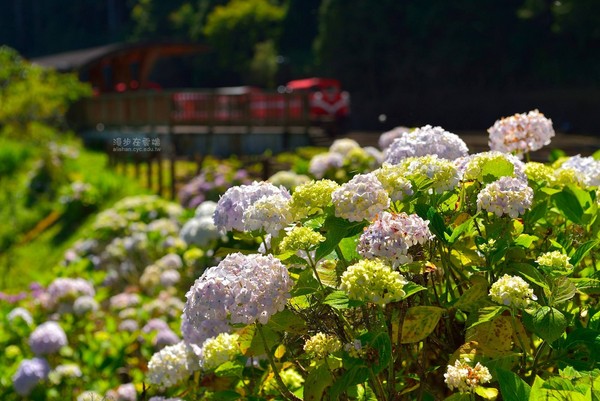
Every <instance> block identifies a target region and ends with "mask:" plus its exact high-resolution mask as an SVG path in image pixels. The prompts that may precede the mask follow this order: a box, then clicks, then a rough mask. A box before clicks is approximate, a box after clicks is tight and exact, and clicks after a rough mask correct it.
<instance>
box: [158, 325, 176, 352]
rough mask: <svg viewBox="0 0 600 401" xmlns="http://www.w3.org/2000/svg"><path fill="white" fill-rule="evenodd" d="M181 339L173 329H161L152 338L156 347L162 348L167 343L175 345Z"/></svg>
mask: <svg viewBox="0 0 600 401" xmlns="http://www.w3.org/2000/svg"><path fill="white" fill-rule="evenodd" d="M180 341H181V339H180V338H179V336H177V334H175V332H174V331H173V330H171V329H164V330H159V331H158V333H156V335H155V336H154V338H153V339H152V345H153V346H154V348H155V349H162V348H164V347H166V346H167V345H174V344H177V343H178V342H180Z"/></svg>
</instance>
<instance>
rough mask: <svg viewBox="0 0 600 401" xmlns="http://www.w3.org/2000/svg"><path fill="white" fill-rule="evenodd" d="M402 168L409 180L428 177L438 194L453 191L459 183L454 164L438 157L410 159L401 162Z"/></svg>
mask: <svg viewBox="0 0 600 401" xmlns="http://www.w3.org/2000/svg"><path fill="white" fill-rule="evenodd" d="M401 166H402V168H403V170H404V172H405V177H406V178H408V179H412V180H415V179H418V178H419V177H427V178H429V179H430V180H432V182H433V183H432V186H431V188H432V189H433V190H434V191H435V192H436V193H442V192H444V191H449V190H452V189H454V188H456V186H457V185H458V182H459V174H458V169H457V168H456V166H455V165H454V163H453V162H451V161H449V160H446V159H441V158H439V157H438V156H436V155H427V156H421V157H409V158H407V159H404V161H402V162H401Z"/></svg>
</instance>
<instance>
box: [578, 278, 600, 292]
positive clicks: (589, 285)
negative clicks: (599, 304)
mask: <svg viewBox="0 0 600 401" xmlns="http://www.w3.org/2000/svg"><path fill="white" fill-rule="evenodd" d="M571 282H572V283H573V284H575V287H577V290H578V291H580V292H583V293H584V294H587V295H599V294H600V280H598V279H595V278H572V279H571Z"/></svg>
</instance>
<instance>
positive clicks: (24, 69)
mask: <svg viewBox="0 0 600 401" xmlns="http://www.w3.org/2000/svg"><path fill="white" fill-rule="evenodd" d="M90 94H91V88H90V87H89V85H87V84H83V83H81V82H80V81H79V80H78V78H77V76H76V75H74V74H60V73H57V72H55V71H53V70H50V69H46V68H43V67H40V66H37V65H35V64H30V63H29V62H27V61H26V60H24V59H23V58H22V57H21V56H20V55H19V54H18V53H17V52H16V51H15V50H14V49H11V48H9V47H5V46H3V47H1V48H0V104H1V105H2V107H0V128H1V134H2V135H7V136H12V137H17V138H30V139H35V140H48V139H50V138H51V137H52V135H53V134H54V132H53V130H52V129H50V127H54V128H64V126H65V120H64V117H65V113H66V111H67V108H68V107H69V105H70V104H71V103H73V102H74V101H76V100H77V99H78V98H80V97H82V96H88V95H90Z"/></svg>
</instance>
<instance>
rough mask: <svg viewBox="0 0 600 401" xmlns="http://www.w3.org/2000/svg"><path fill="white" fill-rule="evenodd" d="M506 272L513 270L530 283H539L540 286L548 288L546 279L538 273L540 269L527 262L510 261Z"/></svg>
mask: <svg viewBox="0 0 600 401" xmlns="http://www.w3.org/2000/svg"><path fill="white" fill-rule="evenodd" d="M508 272H514V273H516V274H517V275H519V276H521V277H523V278H524V279H525V280H527V281H529V282H530V283H533V284H536V285H539V286H540V287H542V288H549V287H548V283H546V279H545V278H544V276H543V275H542V273H540V271H539V270H538V269H537V268H536V267H535V266H532V265H530V264H527V263H511V265H510V269H508Z"/></svg>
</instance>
